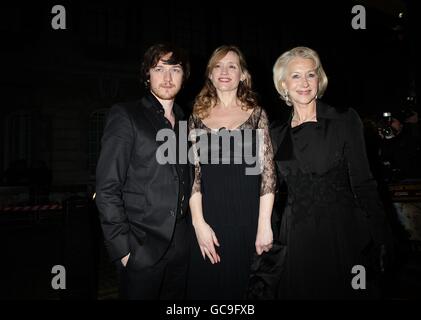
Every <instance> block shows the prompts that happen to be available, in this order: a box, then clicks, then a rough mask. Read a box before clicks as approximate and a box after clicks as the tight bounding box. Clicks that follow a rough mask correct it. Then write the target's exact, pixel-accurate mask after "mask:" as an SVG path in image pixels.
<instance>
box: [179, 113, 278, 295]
mask: <svg viewBox="0 0 421 320" xmlns="http://www.w3.org/2000/svg"><path fill="white" fill-rule="evenodd" d="M189 129H190V130H193V129H202V133H203V134H204V135H205V136H206V138H207V141H208V142H210V141H211V139H212V136H213V138H215V137H216V136H217V135H219V134H224V129H221V130H213V129H210V128H207V127H206V126H205V125H204V123H203V122H202V121H201V120H200V119H199V118H198V117H196V116H194V115H193V116H191V118H190V121H189ZM256 129H262V130H261V131H260V132H261V134H262V135H261V138H262V140H261V143H259V144H256V141H257V140H256V137H257V134H258V130H256ZM232 131H236V133H237V134H239V135H240V136H241V138H242V141H243V143H240V144H239V145H237V146H240V148H241V152H240V153H238V152H237V153H234V152H232V151H233V150H234V149H233V148H235V147H234V144H231V145H230V147H231V149H230V151H231V152H230V154H229V157H228V158H227V157H226V155H225V154H224V153H223V152H222V149H221V146H222V145H221V144H217V145H214V144H213V145H212V146H211V149H212V148H213V150H210V151H211V152H210V153H208V158H207V162H208V163H204V161H202V160H203V159H204V158H202V157H200V161H197V162H196V166H195V169H196V170H195V180H194V185H193V192H192V193H194V192H201V194H202V207H203V216H204V219H205V221H206V223H208V224H209V225H210V227H211V228H212V229H213V230H214V232H215V234H216V236H217V238H218V241H219V244H220V247H219V248H218V247H216V249H217V252H218V254H219V256H220V257H221V262H220V263H217V264H214V265H212V264H211V263H210V261H209V259H208V258H207V257H206V260H204V259H203V257H202V254H201V252H200V248H199V245H198V243H197V239H196V236H195V233H194V232H192V241H191V244H192V253H191V260H190V268H189V274H188V284H187V288H188V290H187V298H188V299H193V300H203V299H205V300H210V299H212V300H222V299H244V298H245V293H246V289H247V285H248V279H249V274H250V265H251V263H252V260H253V256H254V254H255V251H256V249H255V240H256V233H257V222H258V215H259V199H260V196H261V195H264V194H267V193H274V192H275V185H276V175H275V166H274V162H273V150H272V145H271V140H270V136H269V129H268V121H267V116H266V113H265V112H264V110H262V109H261V108H260V107H258V108H256V109H255V110H254V111H253V112H252V114H251V116H250V117H249V119H248V120H247V121H246V122H245V123H244V124H242V125H241V126H240V127H239V128H238V129H236V130H232ZM246 132H247V133H246ZM225 133H230V132H227V130H225ZM247 134H250V136H249V137H248V138H247V137H246V136H247ZM201 139H202V136H200V131H199V134H198V138H195V139H194V144H193V145H194V146H197V145H198V144H199V143H198V141H199V140H201ZM196 143H197V144H196ZM209 146H210V145H209ZM203 150H204V149H203V145H202V146H201V148H200V152H199V153H200V156H201V155H203V154H206V152H204V151H203ZM257 152H258V153H259V157H258V159H259V161H258V162H259V164H258V166H257V167H259V168H260V169H259V170H258V171H260V172H261V173H260V174H256V172H255V173H254V174H246V168H249V169H251V168H257V167H256V163H252V164H250V161H249V164H247V163H246V161H245V160H246V159H245V155H246V154H249V155H251V154H253V155H257ZM196 160H198V159H197V158H196ZM253 170H254V169H253Z"/></svg>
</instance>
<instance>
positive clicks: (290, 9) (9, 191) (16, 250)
mask: <svg viewBox="0 0 421 320" xmlns="http://www.w3.org/2000/svg"><path fill="white" fill-rule="evenodd" d="M275 2H276V3H275ZM275 2H274V0H272V1H263V0H262V1H258V2H257V1H254V2H253V3H252V4H250V3H246V2H240V1H238V2H236V1H212V2H210V1H195V2H193V3H189V4H187V3H186V2H184V1H149V2H144V1H136V2H127V1H118V2H114V3H113V2H103V1H89V2H82V1H61V2H54V1H44V2H42V3H38V2H36V3H35V2H34V3H30V4H29V3H21V2H17V3H13V4H12V3H11V4H7V3H2V4H1V5H0V6H1V7H0V35H1V38H0V39H1V43H2V49H1V59H0V65H1V75H2V76H1V77H0V87H1V92H2V94H1V98H2V103H1V107H0V123H1V129H0V130H1V135H0V139H1V144H0V173H1V172H3V173H2V180H1V184H2V186H1V187H0V190H1V193H0V196H1V198H0V207H2V208H3V212H2V213H1V217H2V219H3V220H4V221H5V222H4V223H3V222H2V224H1V228H3V229H2V230H0V234H1V239H0V240H1V242H0V243H1V246H3V247H4V248H7V250H6V254H5V259H6V260H4V261H9V264H7V271H6V272H5V273H3V274H4V275H5V277H6V278H7V279H8V282H7V281H6V282H4V281H3V290H2V295H1V296H2V297H6V298H10V297H11V298H13V297H16V298H20V297H25V298H37V297H38V298H44V297H47V298H55V297H57V295H56V293H52V291H51V290H50V289H49V281H50V279H51V277H52V276H51V267H46V266H52V265H54V264H57V263H63V261H66V259H67V258H68V256H69V255H71V254H70V253H69V252H70V251H72V250H74V248H73V249H72V250H67V249H66V250H67V251H64V250H65V249H63V248H67V247H66V246H68V244H69V243H73V244H74V243H78V241H79V242H81V240H80V239H77V237H76V236H75V234H80V235H81V237H82V235H85V236H86V237H91V236H92V232H93V231H92V230H90V231H89V230H85V229H80V228H79V227H77V224H74V225H72V224H68V220H66V219H67V218H68V215H66V212H67V213H69V212H70V211H69V210H74V211H75V212H76V211H78V210H79V212H88V211H89V210H90V211H89V212H91V213H92V212H94V211H95V209H94V208H93V207H90V206H91V205H92V204H91V203H90V202H89V201H86V199H90V198H91V197H92V195H93V193H94V185H95V176H94V173H95V166H96V161H97V157H98V153H99V148H100V144H99V141H100V138H101V135H102V130H103V126H104V120H105V117H106V113H107V110H108V109H109V108H110V107H111V105H113V104H114V103H115V102H120V101H129V100H135V99H139V98H140V97H141V95H142V93H143V92H142V90H143V88H142V87H141V84H140V81H139V69H140V63H141V59H142V55H143V53H144V51H145V49H146V48H147V47H149V46H150V45H152V44H154V43H156V42H160V41H171V42H174V43H176V44H178V45H179V46H181V47H183V48H185V49H186V50H187V51H188V52H189V54H190V59H191V64H192V74H191V78H190V79H189V81H188V82H187V83H186V84H185V88H184V89H183V91H182V92H181V93H180V95H179V96H178V98H177V101H178V103H179V104H181V106H182V107H183V108H184V109H185V111H186V113H187V114H188V113H190V106H191V103H192V100H193V99H194V97H195V95H196V94H197V93H198V92H199V90H200V88H201V86H202V85H203V80H204V71H205V67H206V62H207V60H208V58H209V56H210V54H211V53H212V51H213V50H214V49H215V48H216V47H218V46H220V45H222V44H235V45H238V46H239V47H240V48H241V49H242V51H243V52H244V54H245V56H246V59H247V61H248V64H249V68H250V71H251V74H252V77H253V82H254V88H255V90H256V91H257V93H258V94H259V97H260V102H261V105H262V106H263V107H264V108H266V110H267V111H268V114H269V117H270V120H271V121H274V120H277V119H282V118H283V117H284V116H285V115H286V114H287V112H288V110H289V109H288V107H287V106H286V105H285V104H284V103H283V102H282V101H281V100H280V99H279V97H278V96H277V92H276V90H275V88H274V86H273V82H272V67H273V64H274V62H275V60H276V58H277V57H278V56H279V55H280V54H281V53H283V52H284V51H286V50H288V49H290V48H292V47H295V46H298V45H303V46H308V47H311V48H313V49H315V50H316V51H317V52H318V53H319V55H320V57H321V60H322V63H323V66H324V68H325V71H326V73H327V75H328V78H329V85H328V88H327V91H326V94H325V96H324V98H323V100H324V101H326V102H328V103H330V104H332V105H334V106H338V107H339V106H343V107H353V108H355V109H356V110H357V111H358V113H359V114H360V115H361V117H365V116H374V117H376V116H379V117H380V115H381V113H382V112H383V111H394V110H399V109H400V108H402V106H403V105H404V104H405V101H406V98H407V97H408V96H418V97H419V90H420V86H419V83H420V79H419V72H418V69H419V59H420V58H419V53H418V51H417V49H416V38H417V37H416V35H415V32H416V31H415V30H416V27H415V25H416V24H418V21H417V18H418V17H417V16H416V13H417V12H418V11H417V8H416V5H415V1H408V0H393V1H375V0H371V1H369V0H367V1H335V3H334V2H330V1H312V2H302V1H297V2H287V1H276V0H275ZM56 4H61V5H63V6H64V7H65V9H66V29H65V30H54V29H53V28H52V27H51V21H52V18H53V17H54V16H55V14H52V13H51V9H52V7H53V6H54V5H56ZM356 4H360V5H363V6H364V7H365V9H366V29H365V30H361V29H359V30H354V29H353V28H352V25H351V21H352V18H353V17H354V16H355V14H352V12H351V10H352V7H353V6H354V5H356ZM399 13H402V17H401V18H400V17H399ZM418 107H419V106H418V105H417V106H416V108H418ZM418 112H419V109H418ZM11 167H14V168H20V169H16V171H13V170H12V171H13V172H15V173H16V172H20V173H18V174H17V175H18V176H16V174H15V175H14V176H13V177H12V178H10V177H8V176H7V174H6V172H9V173H10V168H11ZM8 169H9V171H7V170H8ZM19 175H20V176H19ZM69 199H70V200H72V199H73V200H74V202H71V203H70V204H69V202H68V200H69ZM78 201H79V204H80V205H79V206H78V205H77V203H78ZM46 203H47V204H58V205H60V206H61V207H60V208H59V209H57V208H55V209H51V208H50V209H51V210H50V209H45V212H44V213H43V212H41V213H42V214H40V211H39V208H36V207H35V209H34V211H31V210H32V209H28V210H27V211H25V212H26V213H25V215H23V213H22V215H21V216H19V218H17V214H15V215H12V214H10V211H9V213H7V214H6V213H5V212H4V208H6V207H16V206H20V207H21V208H24V207H25V206H29V207H30V206H32V207H31V208H33V206H34V205H40V204H46ZM69 208H70V209H69ZM78 208H79V209H78ZM66 210H67V211H66ZM18 211H19V210H18ZM21 211H23V209H20V211H19V212H21ZM31 212H35V213H34V214H35V215H34V216H33V215H31V214H30V213H31ZM47 213H49V214H50V215H51V216H54V217H58V218H57V219H56V220H55V222H54V221H53V220H54V219H53V220H52V219H51V217H50V216H49V215H48V214H47ZM19 214H21V213H19ZM55 214H56V215H55ZM73 216H74V217H75V216H77V215H76V214H74V215H73ZM43 217H44V218H45V219H43ZM47 218H48V219H47ZM30 219H32V220H30ZM89 219H93V218H92V217H90V218H89ZM46 221H48V222H46ZM51 221H53V222H51ZM66 221H67V224H66V227H65V228H64V229H61V228H62V227H63V223H66ZM87 221H88V220H86V221H85V222H87ZM89 221H91V220H89ZM6 222H7V223H6ZM94 224H95V223H94ZM34 225H35V226H36V227H34ZM51 225H54V226H56V227H51ZM85 225H86V224H85ZM69 226H71V227H69ZM72 228H74V229H72ZM94 229H95V227H94ZM94 232H98V230H96V229H95V230H94ZM35 239H36V241H35ZM37 241H38V242H37ZM86 243H87V242H85V244H83V241H82V243H78V244H77V245H78V246H80V248H84V249H85V250H94V252H97V251H98V250H102V248H101V246H100V245H98V247H95V248H92V247H91V243H90V242H89V245H86ZM86 248H88V249H86ZM99 248H101V249H99ZM95 250H96V251H95ZM76 251H77V250H76ZM82 251H83V250H82ZM82 251H79V253H80V254H81V255H82V257H83V259H85V258H86V256H83V254H85V253H83V252H82ZM27 254H29V255H27ZM72 254H73V253H72ZM66 257H67V258H66ZM81 259H82V258H81ZM92 259H93V258H92ZM95 259H96V258H95ZM39 261H43V262H44V263H43V264H41V265H40V264H39V263H38V262H39ZM95 261H96V262H95V263H97V260H95ZM3 265H4V263H3ZM76 265H77V262H76ZM18 266H23V267H22V270H21V271H20V269H17V268H18ZM77 268H79V270H84V266H83V265H82V264H80V263H79V265H78V266H76V267H75V270H76V269H77ZM85 271H86V270H85ZM25 272H26V273H29V274H30V276H28V277H25V276H24V275H25ZM89 272H91V271H89ZM92 272H94V273H95V271H92ZM84 276H86V277H88V278H89V277H90V275H86V272H85V275H84ZM105 277H106V276H105ZM89 279H91V278H89ZM5 283H8V285H5ZM16 283H19V285H16ZM93 285H95V284H93ZM45 288H47V289H45Z"/></svg>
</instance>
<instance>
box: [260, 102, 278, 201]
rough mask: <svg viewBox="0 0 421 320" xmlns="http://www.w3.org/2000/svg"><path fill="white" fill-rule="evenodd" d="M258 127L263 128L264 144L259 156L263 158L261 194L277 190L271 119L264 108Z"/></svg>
mask: <svg viewBox="0 0 421 320" xmlns="http://www.w3.org/2000/svg"><path fill="white" fill-rule="evenodd" d="M257 128H258V129H262V132H263V145H262V146H261V147H260V148H259V157H260V159H263V163H262V166H263V170H262V175H261V177H262V178H261V185H260V196H263V195H265V194H267V193H275V192H276V172H275V163H274V161H273V148H272V142H271V139H270V134H269V121H268V117H267V115H266V112H265V110H263V109H262V111H261V114H260V118H259V122H258V123H257Z"/></svg>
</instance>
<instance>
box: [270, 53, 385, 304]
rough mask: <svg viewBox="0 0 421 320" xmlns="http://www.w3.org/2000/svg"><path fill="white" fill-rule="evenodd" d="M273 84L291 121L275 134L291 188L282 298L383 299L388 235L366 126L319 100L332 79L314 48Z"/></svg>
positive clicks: (282, 68) (281, 172) (290, 57)
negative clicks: (380, 280) (382, 275)
mask: <svg viewBox="0 0 421 320" xmlns="http://www.w3.org/2000/svg"><path fill="white" fill-rule="evenodd" d="M273 80H274V84H275V87H276V90H277V91H278V93H279V94H280V97H281V98H282V99H283V100H284V101H285V103H286V104H287V105H288V106H290V107H291V116H290V118H289V120H288V121H287V122H286V123H284V124H283V125H281V126H279V127H277V128H274V129H273V130H272V131H271V133H272V139H273V140H272V141H273V146H274V149H275V150H276V151H275V162H276V167H277V169H278V176H279V178H280V180H282V181H285V182H286V184H287V186H288V201H287V206H286V209H285V211H284V214H283V216H282V225H281V230H280V237H281V242H282V244H283V245H285V247H286V255H285V256H284V257H285V263H284V265H283V266H284V272H283V273H282V278H281V281H280V288H279V293H280V297H282V298H292V299H331V298H334V299H343V298H355V297H357V298H358V297H374V296H377V294H378V292H377V289H378V288H377V285H376V280H377V277H376V276H377V275H378V271H380V264H379V261H380V260H379V257H380V255H381V253H382V252H383V251H382V248H384V246H383V245H384V244H385V242H386V234H387V232H386V231H387V230H388V228H387V224H386V221H385V215H384V211H383V207H382V204H381V203H380V201H379V197H378V194H377V186H376V182H375V180H374V179H373V177H372V175H371V172H370V168H369V164H368V160H367V156H366V151H365V144H364V137H363V127H362V123H361V120H360V118H359V116H358V114H357V113H356V112H355V111H354V110H352V109H347V110H342V111H338V110H336V109H334V108H333V107H331V106H329V105H327V104H326V103H323V102H322V101H320V98H321V97H322V95H323V93H324V92H325V90H326V87H327V83H328V79H327V77H326V74H325V71H324V70H323V67H322V64H321V62H320V59H319V56H318V54H317V53H316V52H315V51H314V50H312V49H310V48H307V47H296V48H293V49H291V50H289V51H287V52H285V53H283V54H282V55H281V56H280V57H279V58H278V59H277V61H276V63H275V65H274V68H273ZM358 276H360V278H358ZM356 277H357V278H356ZM362 277H363V278H362Z"/></svg>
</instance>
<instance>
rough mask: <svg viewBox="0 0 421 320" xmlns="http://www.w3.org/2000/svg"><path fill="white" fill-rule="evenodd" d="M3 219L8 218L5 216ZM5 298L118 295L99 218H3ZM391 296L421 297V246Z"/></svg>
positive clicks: (396, 275) (403, 262)
mask: <svg viewBox="0 0 421 320" xmlns="http://www.w3.org/2000/svg"><path fill="white" fill-rule="evenodd" d="M0 219H2V217H1V216H0ZM0 243H1V246H2V250H1V252H2V272H1V273H0V281H1V285H0V299H99V300H104V299H117V277H116V273H115V270H114V267H113V265H112V264H111V263H110V262H109V261H108V257H107V253H106V252H105V249H104V247H103V245H102V239H101V236H100V232H99V230H98V228H97V221H96V220H95V219H92V217H90V216H89V215H86V213H84V214H79V215H74V216H72V219H67V220H63V216H62V215H58V214H57V215H55V216H54V215H50V216H48V217H45V218H44V219H40V220H28V219H25V220H22V221H14V222H11V221H0ZM398 249H399V250H398V254H397V263H396V266H395V269H394V272H393V273H391V274H390V277H389V279H388V282H387V286H386V288H385V289H386V290H385V292H386V298H387V299H392V300H403V299H421V247H420V246H419V244H416V243H410V242H402V243H400V244H399V248H398ZM54 265H63V266H65V268H66V279H67V280H66V290H54V289H53V288H52V287H51V281H52V279H53V277H54V276H56V274H52V268H53V266H54Z"/></svg>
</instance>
